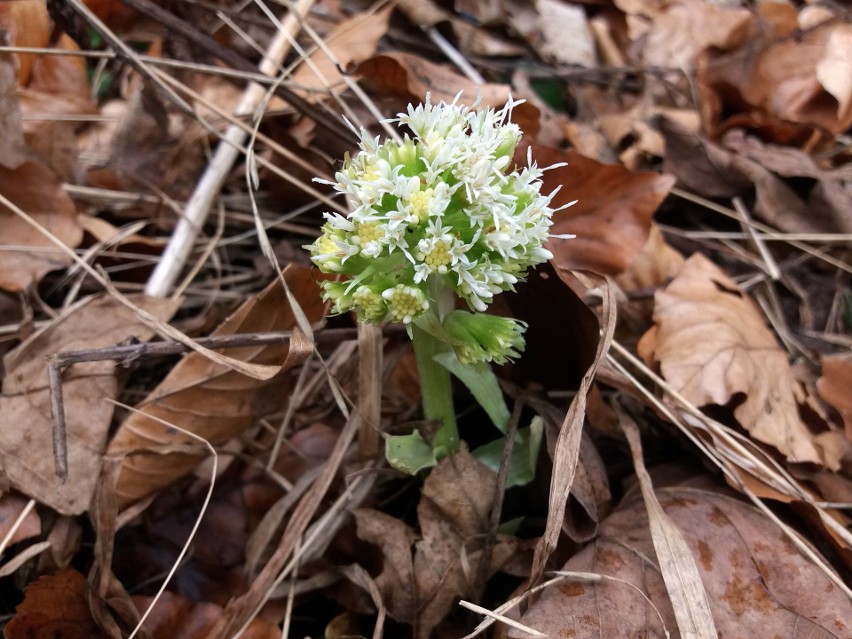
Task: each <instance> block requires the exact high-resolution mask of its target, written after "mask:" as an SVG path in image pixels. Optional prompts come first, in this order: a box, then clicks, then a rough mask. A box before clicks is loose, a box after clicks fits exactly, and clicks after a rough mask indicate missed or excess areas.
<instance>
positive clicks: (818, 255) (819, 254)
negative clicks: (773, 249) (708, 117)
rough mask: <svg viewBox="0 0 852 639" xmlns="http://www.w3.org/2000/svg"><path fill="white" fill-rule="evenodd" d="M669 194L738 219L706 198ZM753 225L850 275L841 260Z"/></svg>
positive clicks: (678, 192)
mask: <svg viewBox="0 0 852 639" xmlns="http://www.w3.org/2000/svg"><path fill="white" fill-rule="evenodd" d="M671 193H672V195H676V196H677V197H679V198H682V199H684V200H687V201H689V202H693V203H694V204H699V205H701V206H703V207H705V208H707V209H710V210H711V211H715V212H716V213H719V214H720V215H724V216H725V217H729V218H731V219H733V220H737V219H739V218H738V216H737V213H736V211H732V210H731V209H729V208H727V207H724V206H722V205H720V204H716V202H713V201H712V200H708V199H707V198H703V197H701V196H700V195H695V194H694V193H690V192H689V191H685V190H683V189H681V188H678V187H675V188H673V189H672V190H671ZM753 224H754V228H756V229H758V230H760V231H762V232H763V233H765V234H766V235H770V236H772V237H777V238H778V239H779V240H781V241H785V242H788V243H789V244H790V245H791V246H794V247H796V248H797V249H799V250H800V251H804V252H805V253H808V254H809V255H813V256H814V257H816V258H817V259H820V260H822V261H823V262H826V263H827V264H831V265H832V266H834V267H837V268H839V269H840V270H842V271H846V272H847V273H852V265H850V264H847V263H845V262H842V261H841V260H838V259H836V258H834V257H832V256H831V255H829V254H828V253H825V252H823V251H820V250H819V249H815V248H813V247H812V246H808V245H807V244H804V243H803V242H799V241H798V240H790V239H787V238H786V237H785V235H784V234H783V233H781V232H779V231H777V230H775V229H774V228H772V227H771V226H768V225H766V224H761V223H760V222H753Z"/></svg>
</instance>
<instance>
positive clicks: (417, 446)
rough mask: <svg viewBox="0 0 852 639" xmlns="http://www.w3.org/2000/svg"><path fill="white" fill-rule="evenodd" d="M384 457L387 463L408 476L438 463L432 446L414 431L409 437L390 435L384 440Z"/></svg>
mask: <svg viewBox="0 0 852 639" xmlns="http://www.w3.org/2000/svg"><path fill="white" fill-rule="evenodd" d="M385 457H386V458H387V460H388V463H389V464H390V465H391V466H393V467H394V468H396V469H397V470H401V471H402V472H404V473H408V474H409V475H416V474H417V473H418V472H420V471H421V470H423V469H424V468H431V467H432V466H434V465H435V464H437V463H438V460H437V459H435V451H433V450H432V446H431V445H430V444H429V442H427V441H426V440H425V439H423V437H422V436H421V435H420V431H417V430H415V431H414V432H413V433H411V434H410V435H391V436H390V437H388V438H387V439H386V440H385Z"/></svg>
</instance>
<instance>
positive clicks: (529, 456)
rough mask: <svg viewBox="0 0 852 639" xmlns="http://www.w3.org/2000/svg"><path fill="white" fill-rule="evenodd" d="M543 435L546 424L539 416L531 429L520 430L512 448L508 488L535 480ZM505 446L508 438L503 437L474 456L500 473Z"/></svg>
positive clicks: (479, 449) (474, 453)
mask: <svg viewBox="0 0 852 639" xmlns="http://www.w3.org/2000/svg"><path fill="white" fill-rule="evenodd" d="M543 434H544V422H543V421H542V419H541V417H539V416H538V415H536V416H535V417H533V419H532V422H531V423H530V425H529V427H527V428H521V429H518V432H517V433H516V434H515V444H514V446H513V447H512V458H511V459H510V460H509V474H508V476H507V477H506V488H511V487H512V486H523V485H524V484H528V483H529V482H531V481H532V480H533V477H535V467H536V461H537V460H538V451H539V449H540V448H541V440H542V435H543ZM505 446H506V437H501V438H500V439H495V440H494V441H493V442H489V443H487V444H485V445H484V446H480V447H479V448H477V449H476V450H475V451H473V456H474V457H475V458H476V459H478V460H479V461H480V462H482V463H483V464H485V465H486V466H488V468H490V469H491V470H493V471H494V472H499V470H500V460H501V459H502V458H503V449H504V448H505Z"/></svg>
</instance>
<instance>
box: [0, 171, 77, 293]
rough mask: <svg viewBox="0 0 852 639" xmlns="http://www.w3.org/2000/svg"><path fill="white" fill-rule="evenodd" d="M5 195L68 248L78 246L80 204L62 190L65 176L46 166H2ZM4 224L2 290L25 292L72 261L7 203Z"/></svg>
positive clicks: (0, 186)
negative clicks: (62, 180)
mask: <svg viewBox="0 0 852 639" xmlns="http://www.w3.org/2000/svg"><path fill="white" fill-rule="evenodd" d="M0 193H2V194H3V195H4V196H5V197H6V198H7V199H9V200H10V201H11V202H12V203H13V204H15V205H17V206H18V208H20V209H22V210H23V211H24V212H25V213H27V214H29V215H30V217H32V218H33V219H34V220H35V221H36V222H38V223H40V224H41V225H42V226H43V227H45V228H47V229H50V231H51V233H53V235H54V236H56V237H57V238H59V239H60V240H61V241H62V242H64V243H65V244H66V245H67V246H69V247H71V248H73V247H75V246H77V245H78V244H79V243H80V241H81V240H82V239H83V231H82V229H81V228H80V226H79V224H78V223H77V208H76V207H75V206H74V202H72V201H71V198H70V197H69V196H68V194H67V193H65V191H64V190H63V189H62V182H61V180H60V179H59V177H58V176H57V175H56V174H55V173H54V172H53V171H51V170H50V169H48V168H47V167H45V166H44V165H42V164H39V163H37V162H24V163H23V164H21V165H20V166H19V167H17V168H16V169H7V168H4V167H2V166H0ZM0 228H2V229H3V240H2V244H0V288H4V289H6V290H7V291H21V290H23V289H25V288H26V287H27V286H29V285H30V284H33V283H34V282H37V281H38V280H40V279H41V278H42V277H43V276H44V275H45V274H46V273H48V272H50V271H52V270H55V269H60V268H64V267H65V266H67V265H68V264H70V263H71V260H70V258H69V257H68V256H67V255H65V254H64V253H61V252H59V251H58V249H57V248H56V246H55V245H54V244H53V243H52V242H51V241H50V240H49V239H47V238H46V237H44V236H43V235H42V234H41V233H39V232H38V231H36V230H35V229H34V228H33V227H32V226H30V225H29V224H27V223H26V222H24V221H23V220H22V219H21V218H19V217H18V216H17V215H16V214H15V213H14V212H12V211H11V210H9V209H8V208H6V207H5V206H3V205H2V204H0ZM6 247H8V248H6Z"/></svg>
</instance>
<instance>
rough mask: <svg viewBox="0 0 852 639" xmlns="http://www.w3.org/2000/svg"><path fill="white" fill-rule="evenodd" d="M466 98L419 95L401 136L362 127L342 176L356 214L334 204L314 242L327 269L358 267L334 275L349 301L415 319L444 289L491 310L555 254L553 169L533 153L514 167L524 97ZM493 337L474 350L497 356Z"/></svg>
mask: <svg viewBox="0 0 852 639" xmlns="http://www.w3.org/2000/svg"><path fill="white" fill-rule="evenodd" d="M457 102H458V96H457V98H456V100H454V101H453V102H452V103H449V104H447V103H444V102H441V103H440V104H432V103H431V102H430V100H429V96H428V95H427V96H426V101H425V102H424V103H423V104H420V105H418V106H416V107H415V106H409V107H408V109H407V111H406V112H405V113H400V114H398V116H397V118H396V119H395V120H393V122H396V123H397V124H398V125H399V126H401V127H406V128H407V129H408V132H409V134H407V135H405V136H404V137H403V139H402V141H401V142H398V141H395V140H391V139H388V140H385V141H383V142H382V141H380V139H379V138H372V137H370V136H369V135H368V134H367V132H366V131H362V132H361V141H360V144H359V148H360V151H359V152H358V153H357V154H356V155H354V156H353V157H346V159H345V160H344V163H343V167H342V168H341V169H340V171H338V172H337V174H336V175H335V180H336V181H335V182H334V183H332V185H333V186H334V188H335V189H336V190H337V191H339V192H341V193H344V194H345V195H346V197H347V200H348V204H349V208H350V213H349V214H348V215H346V216H343V215H337V214H326V219H327V222H326V224H325V225H324V226H323V228H322V234H321V236H320V237H319V239H317V240H316V241H315V242H314V243H313V244H312V245H310V247H308V248H310V251H311V259H312V260H313V261H314V263H315V264H316V265H317V266H318V267H319V268H320V269H321V270H323V271H326V272H331V273H339V274H341V275H343V276H348V278H349V280H348V282H347V281H344V282H330V281H326V282H325V283H324V284H323V286H324V289H325V295H326V297H327V298H328V299H330V300H331V301H332V302H333V303H334V307H335V310H337V311H338V312H345V311H349V310H354V311H355V312H356V313H357V314H358V316H359V318H360V319H361V320H362V321H367V322H373V323H380V322H384V321H393V322H403V323H405V324H408V323H410V322H412V321H416V320H417V318H418V317H419V316H420V315H422V314H423V313H426V312H427V310H428V309H430V308H435V306H436V304H434V303H435V302H436V300H435V299H434V297H432V296H434V294H435V293H434V292H435V291H436V290H441V289H450V290H452V291H453V292H455V293H456V294H457V295H458V296H459V297H461V298H462V299H464V300H465V301H466V302H467V304H468V306H469V307H470V308H471V309H473V310H476V311H483V310H485V309H486V308H487V307H488V305H489V304H491V302H492V301H493V298H494V296H495V295H497V294H498V293H500V292H501V291H505V290H511V289H512V288H513V287H514V285H515V284H516V283H517V282H518V281H519V280H521V279H523V277H524V275H525V273H526V271H527V269H529V268H530V267H531V266H534V265H536V264H539V263H541V262H544V261H546V260H547V259H548V258H550V257H551V255H550V253H549V252H548V251H547V250H546V249H545V248H544V247H543V244H544V242H545V241H546V240H547V237H548V231H549V228H550V225H551V216H552V215H553V209H552V208H551V207H550V202H551V198H552V196H553V194H550V195H542V194H541V193H540V188H541V179H540V178H541V175H542V169H539V168H538V167H537V166H536V165H535V164H534V163H533V162H532V161H531V158H530V157H529V156H528V160H527V166H525V167H521V168H518V167H515V168H510V164H511V162H512V156H513V154H514V152H515V148H516V146H517V144H518V142H519V141H520V138H521V130H520V128H519V127H518V125H517V124H514V123H512V122H511V114H512V109H513V107H515V106H516V105H517V104H519V101H512V100H509V102H507V103H506V105H505V106H503V107H502V108H501V109H499V110H495V109H492V108H489V109H480V110H477V109H475V108H471V107H467V106H462V105H460V104H458V103H457ZM474 106H476V105H474ZM507 321H508V320H507ZM461 323H462V324H463V323H464V322H461ZM459 330H461V329H459ZM521 332H522V331H519V330H515V331H514V333H512V331H509V333H508V334H514V335H515V336H516V338H515V339H509V338H506V339H507V340H508V341H507V346H506V348H507V349H509V350H512V349H517V348H518V344H521V343H522V339H521V338H520V334H521ZM501 334H503V333H501ZM487 341H488V340H483V339H480V340H479V343H480V345H481V346H482V350H483V352H484V353H486V355H482V354H479V355H476V356H471V359H478V360H482V359H483V358H485V359H488V355H487V354H488V353H490V352H491V351H490V350H489V349H490V348H491V347H490V346H489V345H487V344H486V342H487ZM513 344H514V346H512V345H513ZM491 358H492V359H499V358H498V357H496V356H492V357H491Z"/></svg>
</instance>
